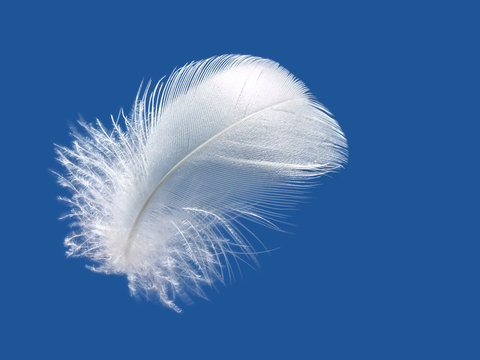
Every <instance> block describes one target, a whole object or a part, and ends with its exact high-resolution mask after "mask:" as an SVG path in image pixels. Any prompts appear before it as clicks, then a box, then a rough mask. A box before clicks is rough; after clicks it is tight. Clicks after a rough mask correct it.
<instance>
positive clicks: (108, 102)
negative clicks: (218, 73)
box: [0, 1, 480, 359]
mask: <svg viewBox="0 0 480 360" xmlns="http://www.w3.org/2000/svg"><path fill="white" fill-rule="evenodd" d="M386 3H387V2H380V1H379V2H350V3H348V2H330V3H323V2H313V1H312V2H302V1H294V2H281V1H277V2H270V3H267V2H262V1H257V2H246V1H237V2H228V1H224V2H219V3H217V4H213V3H206V2H195V3H193V2H192V3H188V2H178V3H177V2H175V3H174V2H169V3H161V2H149V3H145V2H140V1H138V2H137V1H135V2H131V3H130V4H120V3H118V2H111V3H108V4H107V3H104V2H100V1H99V2H95V3H91V4H87V3H86V2H78V3H76V4H73V3H72V4H67V3H66V2H58V3H53V2H27V3H20V2H18V3H15V4H9V5H7V4H5V3H4V4H3V5H0V20H1V21H0V30H1V31H0V37H1V55H0V61H1V66H0V72H1V78H0V87H1V97H0V99H1V100H0V101H1V104H2V107H1V110H2V111H1V119H2V127H1V130H2V141H1V142H0V144H1V145H0V146H1V154H2V167H1V168H2V175H1V182H2V187H1V188H2V217H1V219H2V252H1V253H2V261H0V267H1V268H0V270H1V272H0V274H1V298H0V303H1V307H0V309H1V310H0V311H1V318H0V331H1V332H2V334H1V336H0V344H1V345H0V358H2V359H15V358H25V359H39V358H45V359H57V358H58V359H77V358H79V359H80V358H81V359H97V358H106V359H107V358H108V359H109V358H129V359H132V358H135V359H143V358H158V359H192V358H193V359H280V358H285V359H440V358H446V359H478V358H480V350H479V342H478V341H479V335H480V331H479V316H478V315H479V313H478V304H479V300H480V299H479V296H478V285H479V274H480V272H479V270H480V269H479V264H478V258H479V249H480V247H479V244H478V242H479V240H480V237H479V233H478V214H479V211H478V195H479V194H478V190H477V186H478V180H479V179H478V130H479V124H478V121H479V111H478V101H479V85H478V84H479V81H478V80H479V78H478V64H479V57H478V35H479V26H478V9H476V8H475V7H474V6H472V5H469V4H468V3H463V2H451V3H450V4H448V3H442V2H421V1H417V2H411V3H406V2H399V3H398V4H392V3H390V2H388V3H390V4H388V5H387V4H386ZM472 4H473V2H472ZM224 53H241V54H252V55H256V56H261V57H266V58H271V59H273V60H275V61H277V62H279V63H280V64H282V65H283V66H284V67H286V68H287V69H289V70H290V71H291V72H292V73H293V74H295V75H296V76H297V77H299V78H300V79H302V80H303V81H304V82H305V83H306V84H307V86H308V87H309V88H310V89H311V91H312V92H313V93H314V94H315V95H316V96H317V97H318V99H319V100H320V101H321V102H322V103H324V104H325V105H326V106H327V107H328V108H329V109H330V110H331V111H332V112H333V113H334V114H335V116H336V119H337V120H338V122H339V123H340V125H341V126H342V128H343V130H344V132H345V134H346V136H347V139H348V142H349V152H350V157H349V162H348V164H347V165H346V168H345V169H344V170H342V171H340V172H338V173H336V174H333V175H332V176H329V177H326V178H323V179H322V180H321V183H322V185H321V186H319V187H317V188H315V190H314V191H313V193H312V194H311V195H312V198H311V199H310V200H309V202H308V203H307V204H305V205H302V206H300V207H299V210H298V211H296V212H294V213H292V217H291V219H290V221H291V222H292V223H294V224H296V225H295V226H294V227H292V228H290V229H289V230H290V231H291V232H292V233H293V235H290V234H283V233H274V232H271V231H268V230H265V229H261V228H258V227H255V230H256V231H257V233H258V235H259V236H260V237H261V238H262V239H263V240H265V242H266V243H267V244H268V245H269V247H271V248H276V247H279V250H277V251H274V252H272V253H271V254H269V255H261V256H260V257H259V260H260V263H261V268H260V269H257V270H252V269H250V268H248V267H246V266H245V267H243V268H242V275H241V276H240V275H239V276H237V278H236V280H235V281H234V282H233V283H232V284H230V285H228V286H227V287H225V288H222V287H220V291H219V292H218V293H216V292H211V299H210V301H204V300H201V299H197V300H196V302H195V304H194V305H192V306H189V307H187V308H186V309H185V312H184V313H183V314H182V315H178V314H176V313H174V312H172V311H170V310H168V309H166V308H164V307H162V306H161V305H160V304H157V303H154V302H148V301H144V300H136V299H134V298H131V297H130V296H129V293H128V288H127V281H126V279H125V278H122V277H117V276H106V275H99V274H95V273H92V272H90V271H89V270H87V269H85V267H84V265H85V261H83V260H82V259H67V258H66V257H65V254H64V251H65V249H64V247H63V238H64V237H65V235H66V234H67V233H68V232H69V228H68V224H67V223H66V222H61V221H58V220H57V219H58V217H59V216H60V215H61V214H62V213H63V212H65V211H66V208H65V205H64V204H63V203H61V202H59V201H57V200H56V196H57V195H59V194H60V193H61V191H62V190H61V189H60V188H59V187H58V186H57V184H56V183H55V181H56V180H55V177H54V176H53V175H52V174H51V173H50V172H49V169H58V166H57V164H56V163H55V161H54V152H53V143H54V142H55V143H59V144H65V145H68V144H69V143H70V138H69V136H68V131H69V126H70V125H71V124H74V123H75V121H76V120H77V119H78V118H79V116H80V115H81V116H82V117H83V118H84V119H85V120H87V121H94V120H95V118H97V117H98V118H100V119H102V120H103V121H104V122H107V121H108V116H109V115H110V114H111V113H113V114H115V115H116V114H117V113H118V110H119V109H120V108H121V107H124V108H125V109H127V110H128V109H130V107H131V105H132V102H133V99H134V97H135V95H136V92H137V89H138V86H139V84H140V81H141V80H142V79H149V78H152V79H153V80H154V81H156V80H158V79H159V78H160V77H161V76H163V75H168V74H169V73H170V71H171V70H172V69H173V68H174V67H175V66H181V65H183V64H185V63H186V62H189V61H192V60H199V59H203V58H207V57H210V56H213V55H220V54H224ZM475 221H476V222H477V224H474V222H475Z"/></svg>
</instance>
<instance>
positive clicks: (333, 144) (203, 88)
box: [56, 55, 346, 311]
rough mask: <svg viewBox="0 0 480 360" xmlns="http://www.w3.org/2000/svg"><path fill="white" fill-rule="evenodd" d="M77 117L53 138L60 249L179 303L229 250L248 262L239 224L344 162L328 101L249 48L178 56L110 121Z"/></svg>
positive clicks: (291, 199)
mask: <svg viewBox="0 0 480 360" xmlns="http://www.w3.org/2000/svg"><path fill="white" fill-rule="evenodd" d="M141 88H142V87H141ZM80 126H81V128H82V129H83V130H81V131H77V130H74V131H73V132H72V136H73V144H72V146H71V147H64V146H58V145H56V152H57V158H58V161H59V162H60V164H61V165H62V166H63V168H64V172H63V173H62V174H57V175H58V179H59V183H60V184H61V185H62V186H64V187H66V188H67V189H69V190H70V196H69V197H63V198H62V199H63V200H65V201H66V202H67V203H68V204H69V207H70V210H69V213H68V214H67V215H66V216H65V217H67V218H71V219H72V226H73V228H74V230H73V233H72V234H70V235H69V236H68V237H67V238H66V240H65V245H66V246H67V248H68V251H67V254H68V255H70V256H81V257H86V258H88V259H89V260H91V261H92V263H93V264H94V266H91V267H90V268H91V269H92V270H94V271H98V272H102V273H107V274H124V275H126V276H127V278H128V282H129V288H130V291H131V293H132V294H134V295H135V294H143V295H144V296H146V297H150V296H152V295H153V296H155V297H157V298H158V299H159V300H160V301H161V302H162V303H163V304H165V305H166V306H168V307H170V308H172V309H173V310H175V311H181V310H180V307H179V303H178V299H182V301H189V299H190V295H192V294H195V295H197V296H201V297H205V296H206V294H205V292H204V289H205V286H214V284H215V283H216V282H217V281H220V282H224V281H225V280H226V279H227V278H229V277H231V274H232V266H231V261H232V259H233V260H235V261H236V260H238V259H249V260H250V261H253V262H255V255H254V254H255V250H254V248H253V247H252V246H251V244H250V243H249V239H250V238H252V235H251V234H250V233H249V231H248V229H247V228H246V226H245V222H248V221H253V222H257V223H260V224H263V225H265V226H268V227H271V228H273V229H277V225H276V224H277V223H278V221H279V220H280V219H281V216H282V214H283V213H284V210H287V209H289V208H292V207H293V206H294V205H295V204H296V203H297V202H298V201H299V200H301V198H302V194H303V193H304V191H305V189H306V187H308V186H310V185H311V184H312V182H311V180H312V179H313V178H316V177H318V176H321V175H323V174H326V173H328V172H330V171H333V170H335V169H337V168H339V167H341V166H342V164H343V163H344V162H345V161H346V140H345V137H344V135H343V133H342V131H341V129H340V127H339V126H338V124H337V122H336V121H335V120H334V119H333V118H332V115H331V114H330V113H329V112H328V111H327V110H326V109H325V107H323V106H322V105H321V104H320V103H318V102H317V101H316V100H315V98H314V97H313V95H311V94H310V92H309V90H308V89H307V88H306V86H305V85H304V84H303V83H302V82H301V81H300V80H298V79H297V78H295V77H294V76H293V75H292V74H291V73H289V72H288V71H287V70H286V69H284V68H282V67H281V66H280V65H279V64H277V63H276V62H273V61H271V60H267V59H262V58H258V57H252V56H241V55H224V56H219V57H212V58H209V59H206V60H202V61H197V62H193V63H190V64H188V65H185V66H183V67H181V68H179V69H178V70H176V71H174V72H173V73H172V74H171V76H170V77H169V78H168V79H167V80H166V81H165V82H163V81H160V82H158V84H157V85H156V86H155V87H154V88H153V90H150V84H148V85H147V86H146V89H145V90H144V91H143V93H142V92H141V90H139V92H138V95H137V98H136V100H135V103H134V106H133V110H132V112H131V114H130V115H129V116H125V115H124V114H123V112H121V115H120V116H119V117H118V118H117V119H114V118H112V127H111V129H107V128H106V127H105V126H104V125H103V124H102V123H101V122H100V121H98V120H97V122H96V123H95V124H86V123H83V122H80Z"/></svg>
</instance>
